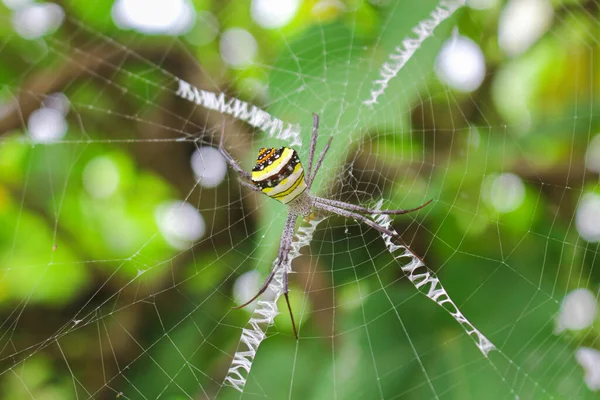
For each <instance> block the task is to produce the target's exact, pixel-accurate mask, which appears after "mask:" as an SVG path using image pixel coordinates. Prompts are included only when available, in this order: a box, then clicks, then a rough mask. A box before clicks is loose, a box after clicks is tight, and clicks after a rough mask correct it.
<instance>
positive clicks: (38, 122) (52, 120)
mask: <svg viewBox="0 0 600 400" xmlns="http://www.w3.org/2000/svg"><path fill="white" fill-rule="evenodd" d="M27 129H28V131H29V135H30V136H31V138H32V139H33V141H34V142H37V143H54V142H57V141H59V140H60V139H62V138H63V137H64V136H65V134H66V133H67V129H68V125H67V120H66V119H65V116H64V115H63V114H62V112H60V111H58V110H56V109H54V108H40V109H38V110H35V111H34V112H32V113H31V115H29V119H28V121H27Z"/></svg>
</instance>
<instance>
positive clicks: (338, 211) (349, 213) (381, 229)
mask: <svg viewBox="0 0 600 400" xmlns="http://www.w3.org/2000/svg"><path fill="white" fill-rule="evenodd" d="M315 207H316V208H318V209H320V210H323V211H327V212H330V213H332V214H337V215H341V216H342V217H346V218H353V219H355V220H357V221H360V222H362V223H364V224H367V225H369V226H370V227H371V228H373V229H375V230H377V231H378V232H381V233H384V234H386V235H389V236H391V237H394V238H398V234H397V233H395V232H392V231H390V230H389V229H387V228H384V227H383V226H381V225H379V224H377V223H376V222H375V221H373V220H371V219H369V218H367V217H365V216H364V215H360V214H357V213H355V212H352V211H348V210H344V209H343V208H339V207H335V206H331V205H328V204H323V203H315Z"/></svg>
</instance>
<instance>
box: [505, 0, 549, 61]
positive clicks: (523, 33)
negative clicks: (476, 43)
mask: <svg viewBox="0 0 600 400" xmlns="http://www.w3.org/2000/svg"><path fill="white" fill-rule="evenodd" d="M553 17H554V10H553V9H552V4H550V1H549V0H510V1H509V2H508V4H507V5H506V6H505V7H504V10H503V11H502V14H501V15H500V21H499V24H498V43H499V45H500V48H501V49H502V50H504V52H505V53H506V54H508V55H509V56H516V55H519V54H521V53H524V52H525V51H526V50H527V49H529V48H530V47H531V45H533V44H534V43H535V42H536V41H537V40H538V39H539V38H540V37H541V36H542V35H543V34H544V33H545V32H546V31H547V30H548V28H550V25H551V24H552V19H553Z"/></svg>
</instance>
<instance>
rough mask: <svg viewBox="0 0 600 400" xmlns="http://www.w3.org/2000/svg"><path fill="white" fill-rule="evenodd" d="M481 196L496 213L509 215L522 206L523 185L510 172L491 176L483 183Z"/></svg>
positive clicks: (523, 196)
mask: <svg viewBox="0 0 600 400" xmlns="http://www.w3.org/2000/svg"><path fill="white" fill-rule="evenodd" d="M483 196H484V198H485V199H487V200H488V202H489V204H490V205H491V206H492V207H493V208H494V209H496V211H498V212H501V213H509V212H511V211H514V210H516V209H517V208H519V207H520V206H521V204H523V200H524V199H525V185H524V184H523V180H521V178H520V177H519V176H518V175H515V174H513V173H511V172H507V173H503V174H500V175H492V176H490V177H488V178H487V179H486V180H485V182H484V185H483Z"/></svg>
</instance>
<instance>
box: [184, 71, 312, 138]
mask: <svg viewBox="0 0 600 400" xmlns="http://www.w3.org/2000/svg"><path fill="white" fill-rule="evenodd" d="M177 82H178V83H179V88H178V89H177V92H175V95H176V96H179V97H181V98H182V99H185V100H188V101H191V102H193V103H195V104H197V105H199V106H202V107H204V108H207V109H209V110H214V111H218V112H220V113H222V114H227V115H231V116H233V117H234V118H236V119H239V120H240V121H244V122H246V123H248V124H250V125H251V126H253V127H255V128H258V129H260V130H261V131H263V132H265V133H267V134H268V135H269V136H271V137H275V138H277V139H280V140H285V141H289V146H290V147H292V146H302V138H301V136H300V127H299V126H298V124H295V125H292V124H290V123H286V122H283V121H282V120H280V119H278V118H275V117H274V116H272V115H271V114H269V113H268V112H266V111H264V110H261V109H260V108H258V107H256V106H251V107H250V110H248V103H246V102H245V101H242V100H240V99H236V98H235V97H230V98H227V97H225V94H224V93H219V94H217V93H213V92H209V91H206V90H201V89H198V88H195V87H194V86H192V85H191V84H189V83H188V82H186V81H184V80H183V79H177Z"/></svg>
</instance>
